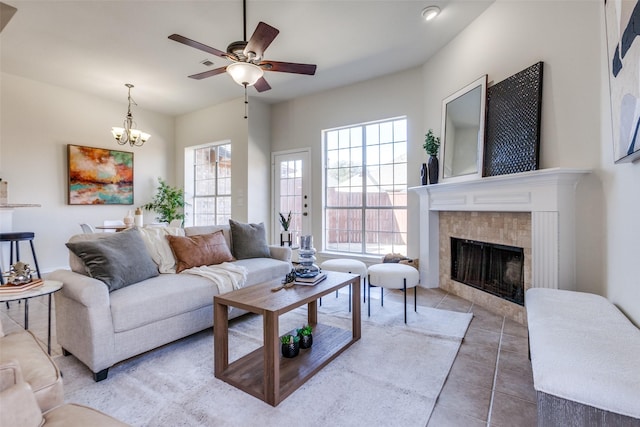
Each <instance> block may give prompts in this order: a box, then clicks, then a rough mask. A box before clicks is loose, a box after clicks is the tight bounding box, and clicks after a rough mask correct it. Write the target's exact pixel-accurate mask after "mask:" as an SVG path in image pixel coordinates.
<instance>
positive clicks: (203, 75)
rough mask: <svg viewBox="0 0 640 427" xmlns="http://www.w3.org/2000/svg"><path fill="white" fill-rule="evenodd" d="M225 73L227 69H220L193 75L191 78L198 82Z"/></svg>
mask: <svg viewBox="0 0 640 427" xmlns="http://www.w3.org/2000/svg"><path fill="white" fill-rule="evenodd" d="M225 71H227V67H226V66H225V67H220V68H216V69H214V70H209V71H205V72H202V73H198V74H192V75H190V76H189V78H190V79H196V80H202V79H206V78H207V77H211V76H217V75H218V74H222V73H224V72H225Z"/></svg>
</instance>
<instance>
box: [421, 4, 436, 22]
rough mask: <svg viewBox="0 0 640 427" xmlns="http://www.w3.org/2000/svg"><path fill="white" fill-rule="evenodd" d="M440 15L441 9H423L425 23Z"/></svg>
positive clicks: (432, 7) (431, 7) (429, 7)
mask: <svg viewBox="0 0 640 427" xmlns="http://www.w3.org/2000/svg"><path fill="white" fill-rule="evenodd" d="M439 14H440V8H439V7H438V6H427V7H425V8H424V9H422V17H423V18H424V20H425V21H431V20H432V19H434V18H435V17H436V16H438V15H439Z"/></svg>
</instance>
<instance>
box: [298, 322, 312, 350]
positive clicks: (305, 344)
mask: <svg viewBox="0 0 640 427" xmlns="http://www.w3.org/2000/svg"><path fill="white" fill-rule="evenodd" d="M296 332H297V333H298V336H299V337H300V348H311V346H312V345H313V328H312V327H311V325H305V326H303V327H302V328H300V329H298V330H297V331H296Z"/></svg>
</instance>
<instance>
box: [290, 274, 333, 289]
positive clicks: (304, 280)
mask: <svg viewBox="0 0 640 427" xmlns="http://www.w3.org/2000/svg"><path fill="white" fill-rule="evenodd" d="M326 278H327V273H320V274H318V275H317V276H314V277H296V280H295V283H296V285H309V286H313V285H315V284H317V283H318V282H322V281H323V280H324V279H326Z"/></svg>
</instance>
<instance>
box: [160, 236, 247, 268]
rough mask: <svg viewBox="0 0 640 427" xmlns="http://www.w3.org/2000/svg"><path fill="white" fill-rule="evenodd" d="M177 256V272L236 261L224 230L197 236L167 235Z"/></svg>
mask: <svg viewBox="0 0 640 427" xmlns="http://www.w3.org/2000/svg"><path fill="white" fill-rule="evenodd" d="M167 239H168V240H169V246H171V250H172V251H173V255H174V256H175V258H176V273H180V272H181V271H182V270H186V269H187V268H192V267H200V266H202V265H216V264H221V263H223V262H226V261H234V260H235V259H234V258H233V255H231V251H230V250H229V246H228V245H227V241H226V240H225V238H224V234H222V230H220V231H216V232H215V233H211V234H198V235H195V236H188V237H182V236H167Z"/></svg>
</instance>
